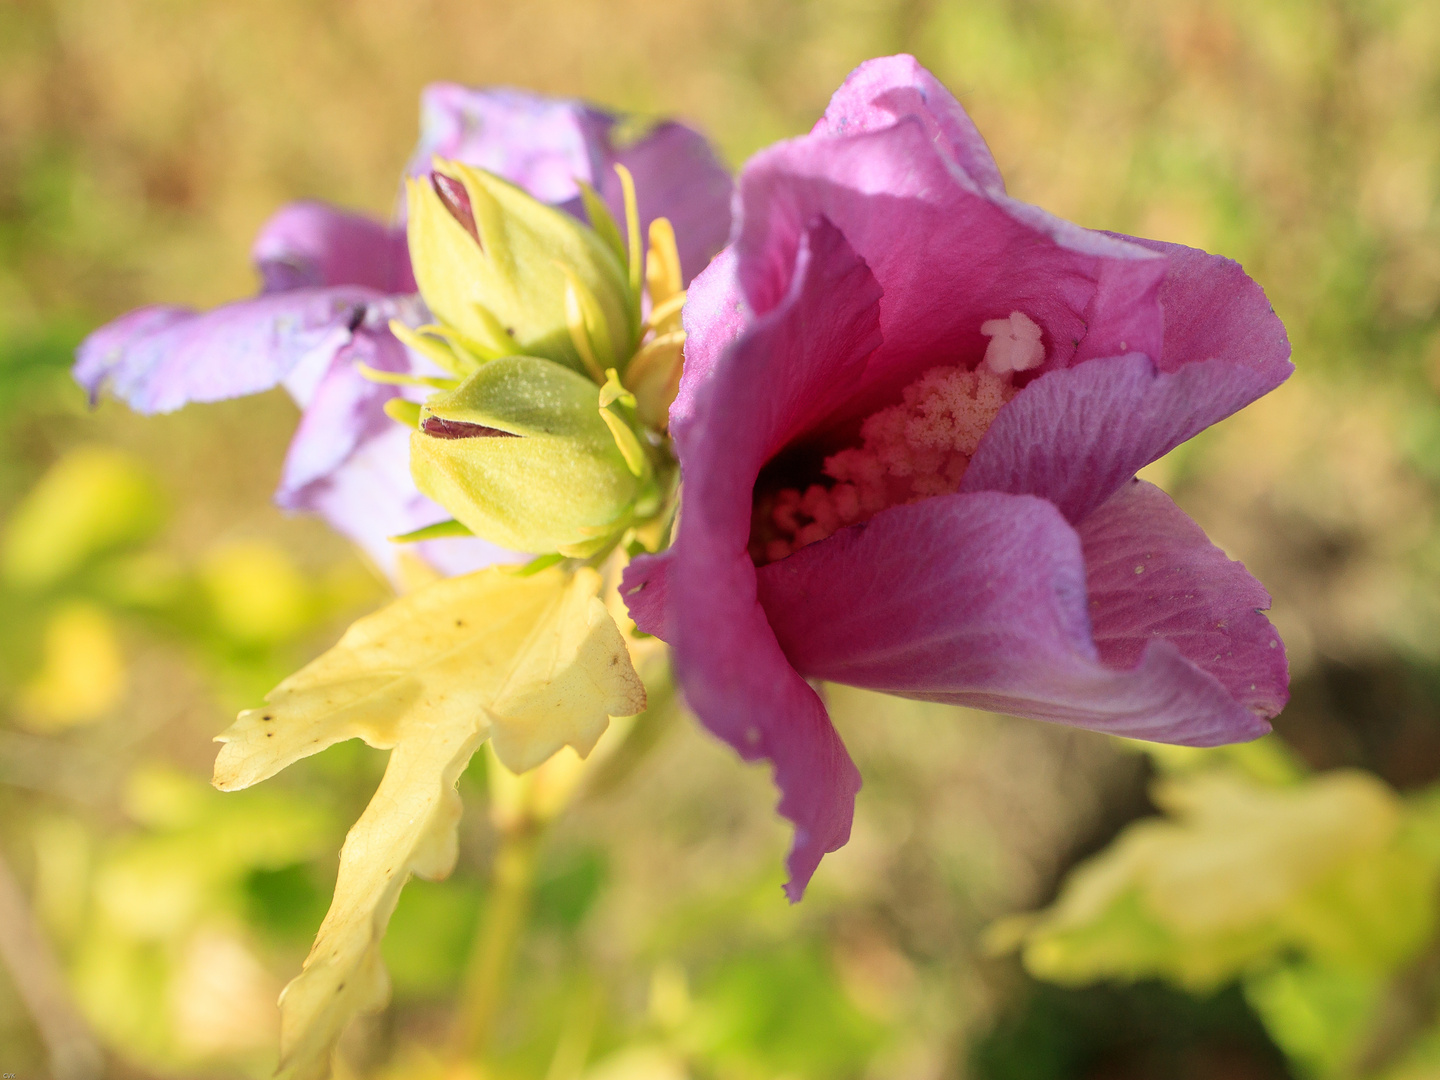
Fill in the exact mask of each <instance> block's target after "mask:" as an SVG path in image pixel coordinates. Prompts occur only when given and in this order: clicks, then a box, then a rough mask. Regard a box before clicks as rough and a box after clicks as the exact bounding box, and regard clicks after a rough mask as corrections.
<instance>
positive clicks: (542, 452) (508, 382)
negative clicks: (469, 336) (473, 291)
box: [410, 356, 642, 555]
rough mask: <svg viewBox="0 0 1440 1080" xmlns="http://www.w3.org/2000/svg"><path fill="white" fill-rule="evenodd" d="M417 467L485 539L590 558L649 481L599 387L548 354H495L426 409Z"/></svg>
mask: <svg viewBox="0 0 1440 1080" xmlns="http://www.w3.org/2000/svg"><path fill="white" fill-rule="evenodd" d="M410 469H411V472H412V474H413V475H414V477H415V483H416V485H417V486H418V487H419V488H420V490H421V491H423V492H424V493H425V494H426V495H428V496H430V497H431V498H432V499H434V500H435V501H436V502H438V503H440V504H441V505H442V506H444V507H445V508H446V509H447V510H449V511H450V513H452V514H454V515H455V518H456V520H458V521H460V522H461V523H462V524H464V525H465V526H467V527H468V528H469V529H470V530H471V531H472V532H473V533H475V534H476V535H477V536H483V537H484V538H485V539H487V540H489V541H491V542H492V543H496V544H499V545H500V546H501V547H506V548H509V549H511V550H512V551H533V552H550V551H560V552H562V553H563V554H574V555H584V554H588V553H589V552H590V550H592V549H595V548H598V547H599V546H600V545H601V544H603V543H604V541H605V540H606V539H607V538H608V537H610V536H611V535H613V534H614V533H615V532H616V531H618V530H619V529H621V528H624V527H625V525H626V524H627V523H628V521H629V518H630V512H631V510H632V509H633V507H634V505H635V502H636V499H637V497H638V496H639V495H640V493H641V490H640V489H641V487H642V483H641V480H640V478H637V476H636V475H635V472H634V470H632V469H631V467H630V466H629V465H627V464H626V461H625V457H624V456H623V455H622V453H621V451H620V449H619V447H618V446H617V445H616V440H615V436H614V434H613V433H612V432H611V430H610V428H609V426H607V424H606V422H605V421H604V420H603V419H602V418H601V416H600V411H599V408H598V407H597V388H596V386H595V384H594V383H593V382H591V381H590V380H589V379H587V378H585V377H584V376H583V375H580V374H579V373H577V372H575V371H572V370H570V369H569V368H566V367H562V366H561V365H559V364H557V363H554V362H553V361H550V360H543V359H540V358H539V357H533V356H508V357H504V358H502V359H499V360H492V361H490V362H489V363H487V364H485V365H484V366H483V367H481V368H480V370H479V371H477V372H476V373H475V374H474V375H472V376H470V377H469V378H468V379H466V380H465V382H463V383H461V384H460V386H458V387H456V388H455V389H454V390H451V391H447V392H446V393H443V394H437V395H435V396H434V397H432V398H430V400H429V401H427V402H426V403H425V405H424V406H423V407H422V409H421V412H420V427H419V429H418V430H417V431H416V432H415V433H414V434H413V435H412V436H411V438H410Z"/></svg>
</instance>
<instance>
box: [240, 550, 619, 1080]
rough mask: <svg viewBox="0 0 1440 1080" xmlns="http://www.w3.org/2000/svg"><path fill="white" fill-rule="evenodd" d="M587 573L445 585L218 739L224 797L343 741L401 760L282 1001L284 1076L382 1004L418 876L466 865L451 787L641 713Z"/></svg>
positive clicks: (314, 1066)
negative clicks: (391, 935)
mask: <svg viewBox="0 0 1440 1080" xmlns="http://www.w3.org/2000/svg"><path fill="white" fill-rule="evenodd" d="M599 585H600V577H599V575H598V574H597V573H595V572H594V571H593V570H588V569H582V570H579V571H576V572H574V573H566V572H565V571H563V570H561V569H560V568H558V567H556V568H552V569H550V570H547V571H544V572H542V573H538V574H535V575H533V576H530V577H517V576H515V575H513V574H508V573H505V572H504V571H503V570H501V569H498V568H490V569H487V570H481V571H478V572H476V573H473V574H467V575H465V576H463V577H457V578H449V579H446V580H443V581H439V582H436V583H435V584H433V585H430V586H428V587H426V588H424V589H420V590H418V591H416V592H414V593H411V594H409V595H407V596H403V597H401V598H400V599H398V600H396V601H394V602H393V603H391V604H390V605H389V606H387V607H385V608H383V609H381V610H380V611H378V612H376V613H374V614H373V615H369V616H366V617H365V618H363V619H361V620H359V621H358V622H356V623H355V624H354V625H353V626H351V627H350V629H349V630H347V631H346V632H345V635H344V636H343V637H342V638H341V639H340V641H339V643H338V644H337V645H336V646H335V647H334V648H332V649H331V650H330V651H329V652H327V653H325V654H324V655H322V656H321V657H319V658H318V659H317V660H315V661H314V662H313V663H311V664H309V665H308V666H306V667H305V668H303V669H301V670H300V671H299V672H297V673H296V674H295V675H292V676H291V677H290V678H288V679H286V680H285V681H284V682H282V683H281V684H280V685H279V686H278V687H276V688H275V690H274V691H273V692H272V693H271V694H270V695H269V696H268V698H267V701H268V702H269V704H268V705H267V706H266V707H265V708H261V709H251V710H248V711H246V712H243V713H241V714H240V718H239V720H237V721H236V723H235V724H234V726H232V727H231V728H230V729H229V730H228V731H226V732H225V734H223V735H222V736H220V741H222V742H224V743H225V745H224V747H223V748H222V749H221V751H220V755H219V757H218V759H217V760H216V763H215V784H216V786H217V787H220V788H222V789H223V790H235V789H237V788H242V787H247V786H249V785H250V784H254V783H257V782H259V781H261V780H264V779H266V778H267V777H269V776H273V775H274V774H275V773H276V772H278V771H279V770H280V769H283V768H284V767H285V766H286V765H289V764H290V763H291V762H294V761H296V760H298V759H300V758H302V757H306V756H308V755H310V754H314V753H317V752H319V751H320V750H323V749H325V747H327V746H330V745H333V744H334V743H336V742H338V741H341V740H344V739H351V738H360V739H363V740H364V741H365V742H367V743H369V744H370V745H371V746H375V747H380V748H386V749H390V750H391V755H390V762H389V765H388V767H387V768H386V770H385V776H384V778H383V780H382V781H381V783H380V787H379V789H378V790H377V791H376V793H375V797H374V798H373V799H372V800H371V802H370V805H369V806H368V807H367V808H366V810H365V812H364V814H362V815H361V817H360V820H359V821H358V822H356V824H355V826H354V828H353V829H351V831H350V835H349V836H348V837H347V838H346V841H345V846H344V848H343V849H342V850H341V853H340V874H339V879H338V880H337V882H336V885H335V898H334V901H333V903H332V904H331V907H330V911H329V914H327V915H326V917H325V922H324V923H323V924H322V925H321V927H320V932H319V934H318V936H317V937H316V939H315V944H314V947H313V948H312V949H311V951H310V956H309V958H308V959H307V960H306V961H305V967H304V969H303V970H302V971H301V973H300V975H299V976H298V977H296V979H295V980H294V981H293V982H291V983H290V985H289V986H288V987H287V988H286V990H285V994H284V996H283V997H282V999H281V1017H282V1024H281V1068H280V1075H281V1076H282V1077H287V1078H297V1080H311V1078H313V1080H320V1078H322V1077H324V1076H326V1075H327V1073H328V1069H329V1058H330V1052H331V1050H332V1049H333V1047H334V1045H335V1042H336V1040H337V1039H338V1038H339V1036H340V1033H341V1031H342V1030H343V1028H344V1026H345V1024H346V1022H347V1021H348V1020H349V1018H350V1017H351V1016H353V1015H354V1014H355V1013H356V1012H357V1011H360V1010H364V1009H372V1008H376V1007H378V1006H379V1005H381V1004H382V1003H383V1001H384V999H385V996H386V992H387V983H386V978H385V974H384V968H383V965H382V963H381V958H380V952H379V942H380V940H381V938H382V937H383V936H384V932H385V927H386V924H387V922H388V920H389V918H390V914H391V912H392V911H393V910H394V908H395V903H396V900H397V898H398V896H399V893H400V889H401V887H402V886H403V885H404V883H405V881H406V879H407V878H408V877H409V876H410V874H412V873H414V874H418V875H420V876H422V877H429V878H440V877H444V876H445V875H447V874H448V873H449V872H450V870H451V869H452V867H453V866H454V863H455V858H456V833H455V826H456V823H457V821H458V819H459V815H460V800H459V796H458V795H457V794H456V793H455V782H456V780H457V779H458V778H459V775H460V773H461V771H462V770H463V769H464V768H465V766H466V764H467V763H468V762H469V760H470V756H471V754H472V753H473V752H474V751H475V748H476V747H477V746H478V745H479V744H480V742H481V741H482V740H484V739H485V738H487V737H489V738H491V739H492V740H493V743H494V747H495V750H496V753H497V754H498V755H499V756H500V758H501V760H502V761H504V762H505V763H506V764H507V765H508V766H509V767H511V768H513V769H516V770H517V771H518V770H524V769H528V768H530V767H532V766H534V765H537V764H539V763H541V762H542V761H544V760H545V759H546V758H548V757H549V756H550V755H551V754H553V753H554V752H555V751H556V750H558V749H560V748H561V747H562V746H565V745H567V744H568V745H570V746H573V747H574V748H575V749H576V750H577V751H578V752H580V753H581V754H582V755H583V754H586V753H588V752H589V751H590V749H591V747H593V746H594V744H595V741H596V740H597V739H598V738H599V737H600V735H601V733H602V732H603V731H604V730H605V727H606V724H607V723H608V718H609V717H610V716H628V715H631V714H634V713H637V712H639V711H641V710H642V709H643V708H644V706H645V692H644V687H643V685H642V684H641V682H640V680H639V678H638V676H637V675H636V674H635V671H634V668H633V667H632V666H631V663H630V657H629V653H628V652H627V651H626V648H625V642H624V640H623V639H622V637H621V635H620V631H619V630H618V629H617V628H616V626H615V624H614V621H613V620H612V619H611V618H610V615H609V613H608V612H607V611H606V610H605V607H604V605H603V604H601V603H600V601H599V600H598V599H597V598H596V592H597V591H598V589H599Z"/></svg>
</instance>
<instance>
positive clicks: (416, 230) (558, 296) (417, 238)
mask: <svg viewBox="0 0 1440 1080" xmlns="http://www.w3.org/2000/svg"><path fill="white" fill-rule="evenodd" d="M435 169H436V172H435V173H434V174H433V175H432V176H424V177H418V178H415V179H411V180H407V181H406V187H407V200H408V208H409V227H408V230H407V233H408V239H409V242H410V260H411V262H412V264H413V265H414V268H415V280H416V282H417V283H418V285H419V287H420V294H421V296H423V297H424V298H425V303H426V304H427V305H428V306H429V308H430V310H431V311H432V312H434V314H435V315H436V316H437V317H438V318H439V319H440V320H441V322H443V323H444V324H446V325H447V326H448V327H449V328H450V329H452V330H453V331H454V332H455V333H456V334H458V335H459V338H460V341H461V344H462V345H463V346H464V348H466V349H468V350H469V351H470V352H472V353H474V354H475V355H476V356H478V357H480V358H482V359H489V358H493V357H498V356H508V355H513V354H525V355H528V356H536V357H543V358H545V359H548V360H554V361H557V362H558V363H561V364H564V365H566V366H567V367H571V368H574V369H575V370H577V371H590V373H591V374H592V376H595V377H596V378H597V379H599V378H603V376H602V375H601V374H600V372H602V371H603V370H604V368H606V367H611V366H614V365H615V364H616V363H617V361H618V360H622V359H627V358H628V357H629V354H630V352H631V351H633V349H634V344H635V339H636V336H637V334H638V332H639V327H638V326H637V325H635V321H636V320H635V317H634V315H633V311H634V310H635V304H634V303H633V297H632V296H631V291H632V290H631V288H630V281H629V275H628V272H627V270H626V267H625V266H624V265H623V264H622V262H621V260H620V258H619V257H618V255H617V254H616V252H615V251H614V249H613V246H612V245H611V244H607V243H606V241H605V240H604V239H603V238H602V237H601V236H600V235H599V234H598V233H596V232H595V230H593V229H591V228H588V227H587V226H585V225H583V224H581V223H580V222H579V221H576V220H575V219H574V218H573V217H571V216H570V215H569V214H567V213H565V212H564V211H562V210H557V209H555V208H554V207H551V206H547V205H545V204H544V203H542V202H539V201H538V200H536V199H534V198H532V197H531V196H530V195H528V194H526V193H525V192H524V191H522V190H521V189H520V188H518V187H516V186H515V185H513V184H510V183H507V182H506V181H504V180H501V179H500V178H499V177H497V176H493V175H491V174H490V173H487V172H484V171H482V170H480V169H472V168H469V167H467V166H465V165H460V164H458V163H455V162H449V161H441V160H438V159H437V160H436V162H435ZM577 305H578V307H579V308H583V320H582V321H583V327H581V328H580V331H581V333H582V335H583V336H582V337H581V338H580V340H579V341H578V342H577V340H576V335H577V326H576V325H575V323H576V318H577V315H576V312H577ZM587 351H588V352H589V353H590V354H591V355H590V356H586V355H585V353H586V352H587ZM597 363H598V370H592V366H593V365H594V364H597Z"/></svg>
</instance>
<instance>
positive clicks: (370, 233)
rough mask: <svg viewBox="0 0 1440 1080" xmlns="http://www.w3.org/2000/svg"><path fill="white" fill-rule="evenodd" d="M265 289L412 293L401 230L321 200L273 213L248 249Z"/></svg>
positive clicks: (408, 259)
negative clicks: (327, 287) (345, 288)
mask: <svg viewBox="0 0 1440 1080" xmlns="http://www.w3.org/2000/svg"><path fill="white" fill-rule="evenodd" d="M250 257H251V259H252V260H253V261H254V263H255V268H256V269H257V270H259V271H260V278H261V280H262V281H263V282H264V291H265V292H287V291H289V290H291V289H301V288H307V287H312V286H323V285H365V286H367V287H369V288H372V289H375V290H377V291H379V292H384V293H411V292H414V291H415V277H414V275H413V274H412V273H411V272H410V251H409V248H408V247H407V246H406V243H405V230H404V229H403V228H395V229H392V228H390V227H389V226H388V225H385V224H384V223H383V222H379V221H375V220H373V219H372V218H368V217H365V216H364V215H362V214H352V213H350V212H348V211H345V210H341V209H339V208H337V207H334V206H329V205H327V204H325V203H321V202H310V201H305V202H294V203H291V204H290V205H289V206H285V207H282V208H281V209H280V210H278V211H276V213H275V214H273V215H272V216H271V218H270V220H269V221H267V222H266V223H265V224H264V225H263V226H262V227H261V229H260V234H259V235H258V236H256V237H255V243H254V245H253V246H252V247H251V249H250Z"/></svg>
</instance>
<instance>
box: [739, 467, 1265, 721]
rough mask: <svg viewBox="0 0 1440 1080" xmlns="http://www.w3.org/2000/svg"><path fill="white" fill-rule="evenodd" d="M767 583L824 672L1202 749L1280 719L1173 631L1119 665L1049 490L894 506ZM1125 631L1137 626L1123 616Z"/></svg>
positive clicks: (769, 576)
mask: <svg viewBox="0 0 1440 1080" xmlns="http://www.w3.org/2000/svg"><path fill="white" fill-rule="evenodd" d="M1105 580H1106V583H1107V584H1108V580H1109V579H1108V577H1107V578H1106V579H1105ZM759 581H760V593H759V595H760V600H761V603H762V604H763V605H764V608H765V611H766V613H767V615H768V617H769V622H770V625H771V626H772V627H773V628H774V632H775V635H776V638H777V639H778V640H779V642H780V644H781V647H782V648H783V649H784V650H785V654H786V656H787V657H788V658H789V659H790V661H791V663H792V664H794V666H795V667H796V669H797V670H799V671H800V672H802V673H803V674H804V675H806V676H807V677H810V678H820V679H829V680H832V681H835V682H841V683H848V684H850V685H853V686H863V687H868V688H871V689H875V690H881V691H884V692H887V693H892V694H899V695H902V696H905V697H913V698H920V699H924V700H927V701H942V702H949V703H952V704H957V705H967V706H970V707H973V708H981V709H988V710H992V711H995V712H1005V713H1011V714H1014V715H1017V716H1028V717H1033V718H1036V719H1040V720H1052V721H1057V722H1060V723H1065V724H1073V725H1076V726H1080V727H1086V728H1091V729H1093V730H1096V731H1104V732H1109V733H1111V734H1116V735H1125V736H1129V737H1131V738H1142V739H1150V740H1154V741H1157V742H1173V743H1181V744H1184V745H1189V746H1211V745H1216V744H1220V743H1227V742H1236V741H1240V740H1244V739H1252V738H1255V737H1257V736H1259V735H1262V734H1264V733H1265V732H1266V731H1267V730H1269V725H1267V724H1266V723H1265V722H1264V721H1263V720H1261V719H1260V718H1259V717H1257V716H1256V715H1255V714H1254V713H1252V712H1251V711H1250V710H1249V709H1247V708H1245V707H1244V705H1242V704H1240V703H1239V702H1237V701H1235V700H1234V699H1233V698H1232V697H1231V696H1230V694H1229V693H1228V692H1227V691H1226V689H1225V687H1224V686H1223V685H1222V684H1221V682H1220V681H1219V680H1218V679H1216V678H1215V676H1213V675H1211V674H1209V673H1207V672H1206V671H1203V670H1201V668H1199V667H1198V666H1196V664H1194V663H1192V662H1191V661H1190V660H1189V659H1187V658H1186V657H1185V656H1184V655H1183V654H1182V652H1181V650H1180V649H1179V648H1177V646H1176V645H1175V644H1174V643H1172V642H1171V641H1169V640H1165V639H1151V640H1150V641H1149V642H1148V643H1147V644H1145V646H1144V648H1143V649H1142V650H1139V651H1138V656H1136V657H1135V661H1136V662H1135V664H1134V666H1133V667H1129V668H1118V669H1117V668H1113V667H1111V666H1109V665H1107V664H1106V663H1105V662H1104V654H1103V653H1102V651H1101V650H1099V649H1097V646H1096V643H1095V641H1094V640H1093V639H1092V637H1091V633H1090V626H1089V623H1090V620H1089V618H1088V616H1087V598H1086V567H1085V561H1084V556H1083V554H1082V548H1081V538H1080V537H1079V535H1077V534H1076V532H1075V530H1074V529H1073V528H1071V527H1070V526H1069V525H1068V524H1067V523H1066V522H1065V520H1064V518H1062V517H1061V516H1060V514H1059V513H1058V512H1057V511H1056V509H1055V508H1054V507H1053V506H1052V505H1050V504H1049V503H1047V502H1045V501H1044V500H1041V499H1036V498H1032V497H1028V496H1023V495H1021V496H1017V495H1004V494H999V493H995V492H980V493H977V494H972V495H948V496H940V497H937V498H933V499H927V500H925V501H924V502H921V503H914V504H911V505H908V506H899V507H894V508H892V509H890V510H886V511H883V512H881V513H880V514H878V515H876V516H875V517H874V518H873V519H871V520H870V521H869V522H867V523H865V524H863V525H858V526H852V527H850V528H848V529H844V530H842V531H840V532H839V533H836V534H835V535H834V536H832V537H830V538H829V539H828V540H824V541H821V542H820V543H817V544H812V545H810V546H809V547H806V548H803V549H802V550H800V551H798V552H796V553H795V554H794V555H792V556H790V558H788V559H784V560H782V561H780V562H777V563H772V564H770V565H769V566H766V567H764V568H762V569H761V571H760V574H759ZM1107 595H1112V594H1107ZM1102 625H1106V626H1109V625H1110V624H1109V623H1108V622H1105V621H1103V620H1102ZM1115 628H1116V629H1117V630H1118V631H1119V632H1120V634H1121V636H1123V633H1124V620H1123V619H1120V620H1117V621H1116V623H1115Z"/></svg>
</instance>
